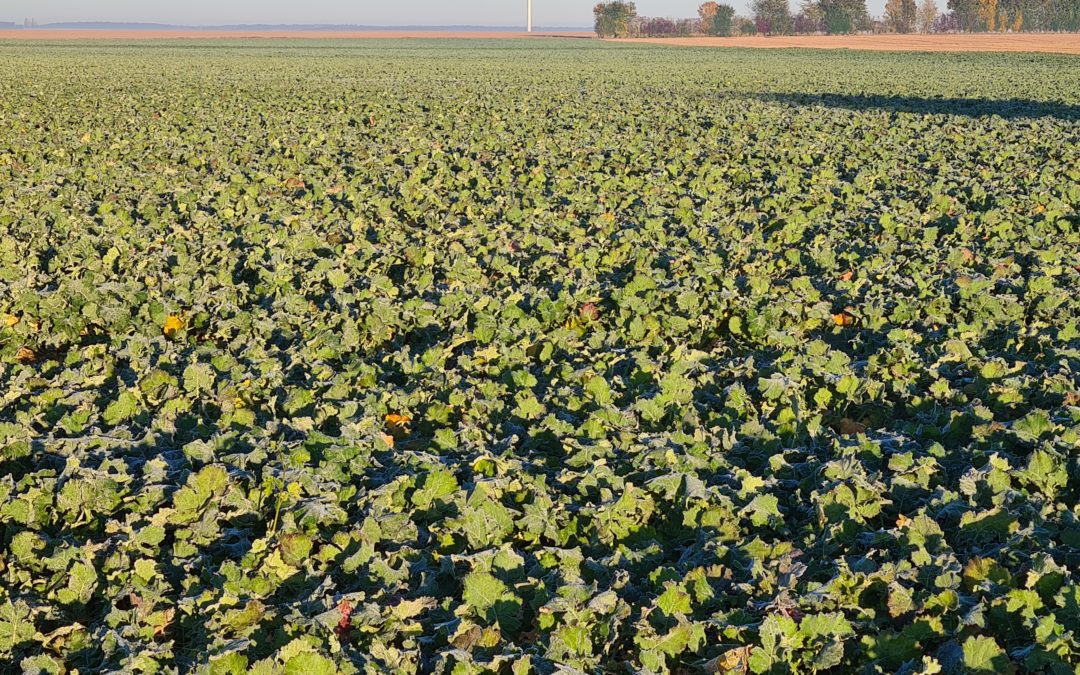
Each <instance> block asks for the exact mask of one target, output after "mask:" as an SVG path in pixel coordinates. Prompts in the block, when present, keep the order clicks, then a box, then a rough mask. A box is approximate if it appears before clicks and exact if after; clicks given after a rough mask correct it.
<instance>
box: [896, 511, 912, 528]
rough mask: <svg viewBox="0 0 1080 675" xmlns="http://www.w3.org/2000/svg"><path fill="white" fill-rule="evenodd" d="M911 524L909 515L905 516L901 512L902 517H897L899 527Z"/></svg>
mask: <svg viewBox="0 0 1080 675" xmlns="http://www.w3.org/2000/svg"><path fill="white" fill-rule="evenodd" d="M910 524H911V518H908V517H907V516H905V515H904V514H902V513H901V514H900V517H899V518H897V519H896V526H897V527H898V528H900V527H907V526H908V525H910Z"/></svg>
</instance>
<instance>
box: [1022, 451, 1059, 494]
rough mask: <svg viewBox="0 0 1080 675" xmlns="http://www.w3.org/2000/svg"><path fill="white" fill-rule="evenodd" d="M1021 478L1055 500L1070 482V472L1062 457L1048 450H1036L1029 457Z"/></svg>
mask: <svg viewBox="0 0 1080 675" xmlns="http://www.w3.org/2000/svg"><path fill="white" fill-rule="evenodd" d="M1019 475H1020V478H1021V479H1023V480H1024V481H1025V482H1027V483H1029V484H1031V485H1033V486H1034V487H1035V488H1036V489H1037V490H1038V491H1039V492H1041V493H1042V494H1043V495H1045V496H1046V498H1047V499H1050V500H1053V499H1054V498H1055V497H1056V496H1057V493H1058V491H1059V490H1060V489H1061V488H1063V487H1065V485H1066V484H1067V483H1068V482H1069V472H1068V470H1067V469H1066V468H1065V462H1064V461H1062V460H1061V458H1059V457H1057V456H1055V455H1054V454H1052V453H1050V452H1048V451H1046V450H1036V451H1035V452H1033V453H1031V456H1030V457H1028V463H1027V466H1026V467H1025V468H1024V470H1023V471H1021V472H1019Z"/></svg>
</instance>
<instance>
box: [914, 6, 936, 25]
mask: <svg viewBox="0 0 1080 675" xmlns="http://www.w3.org/2000/svg"><path fill="white" fill-rule="evenodd" d="M937 17H938V6H937V3H936V2H934V0H923V1H922V4H920V5H919V13H918V17H916V21H915V24H916V26H917V27H918V30H919V32H920V33H929V32H930V31H932V30H933V29H934V21H936V20H937Z"/></svg>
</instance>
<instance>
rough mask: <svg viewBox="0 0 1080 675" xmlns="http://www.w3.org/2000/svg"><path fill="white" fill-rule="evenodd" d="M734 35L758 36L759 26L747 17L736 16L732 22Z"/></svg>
mask: <svg viewBox="0 0 1080 675" xmlns="http://www.w3.org/2000/svg"><path fill="white" fill-rule="evenodd" d="M731 34H732V35H757V24H756V23H754V20H753V19H751V18H749V17H745V16H736V17H735V19H734V20H733V21H732V22H731Z"/></svg>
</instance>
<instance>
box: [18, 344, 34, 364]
mask: <svg viewBox="0 0 1080 675" xmlns="http://www.w3.org/2000/svg"><path fill="white" fill-rule="evenodd" d="M36 358H37V354H35V353H34V350H33V349H30V348H29V347H19V351H17V352H15V360H16V361H18V362H19V363H33V362H34V360H35V359H36Z"/></svg>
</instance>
